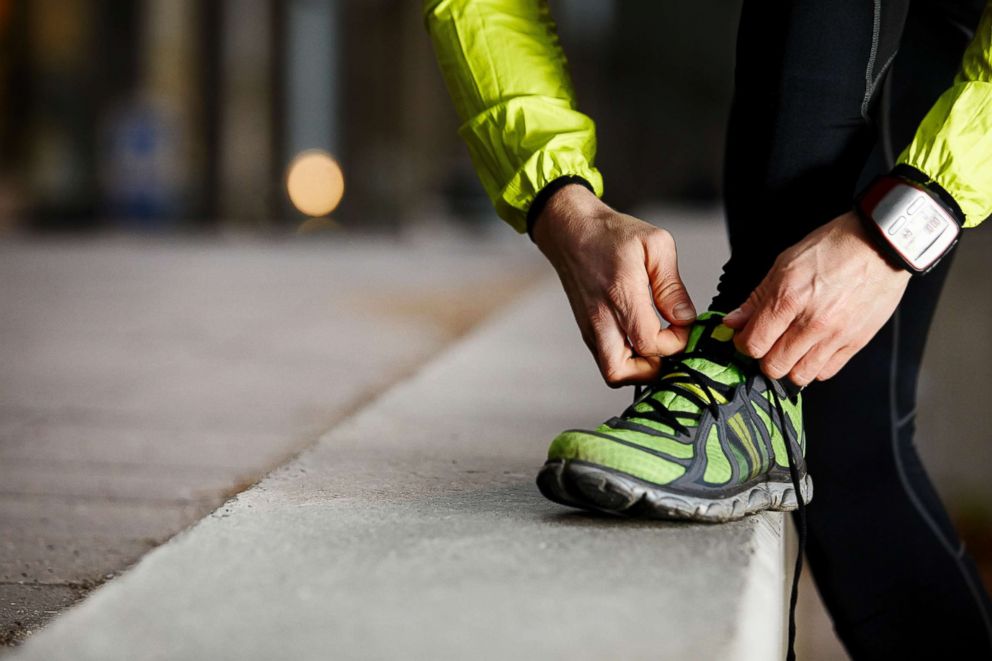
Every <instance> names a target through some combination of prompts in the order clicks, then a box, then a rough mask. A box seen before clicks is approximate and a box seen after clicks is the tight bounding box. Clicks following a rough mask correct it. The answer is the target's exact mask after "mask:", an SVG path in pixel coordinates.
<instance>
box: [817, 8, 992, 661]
mask: <svg viewBox="0 0 992 661" xmlns="http://www.w3.org/2000/svg"><path fill="white" fill-rule="evenodd" d="M964 9H967V8H964ZM972 10H973V13H971V14H968V12H967V11H962V7H961V6H960V5H954V4H946V3H938V2H919V1H918V2H916V3H914V5H913V7H912V10H911V11H910V14H909V17H908V20H907V23H906V32H905V39H904V42H903V47H902V50H901V52H900V54H899V56H898V57H897V59H896V61H895V64H894V65H893V70H892V72H891V74H892V77H891V79H890V81H889V85H890V88H889V89H888V90H886V92H887V95H888V96H889V98H888V99H887V101H888V102H887V103H885V104H883V108H881V110H885V111H888V109H889V108H891V109H893V110H894V111H896V112H898V113H899V114H898V115H895V116H891V117H883V118H881V124H882V126H883V127H891V129H892V130H891V132H887V133H886V135H884V136H883V141H882V143H883V145H882V148H881V149H879V150H877V152H876V158H875V159H874V160H875V162H876V163H877V164H878V165H879V166H881V164H882V163H883V162H884V160H885V159H883V158H881V156H880V154H882V153H884V152H885V151H889V153H890V154H891V153H893V152H896V151H898V149H900V148H901V146H902V145H903V144H905V143H907V142H908V141H909V139H910V138H911V136H912V132H913V130H914V129H915V126H916V124H917V123H918V122H919V119H920V118H921V117H922V115H923V113H925V112H926V111H927V110H928V109H929V107H930V105H931V104H932V103H933V101H934V99H935V98H936V96H937V95H938V94H939V93H940V92H941V91H942V90H943V89H945V88H946V87H947V85H949V84H950V80H951V78H952V77H953V75H954V72H955V71H956V70H957V67H958V65H959V63H960V57H961V50H962V49H963V48H964V45H965V44H966V42H967V34H966V31H963V30H962V29H961V25H962V24H963V25H965V26H967V25H974V23H975V21H976V20H977V15H978V12H979V11H980V10H981V6H980V5H979V6H978V7H974V8H972ZM949 269H950V260H945V262H944V263H942V264H941V265H940V267H939V268H938V270H936V271H934V272H933V273H931V274H929V275H928V276H927V277H925V278H917V279H915V280H913V281H912V283H911V284H910V286H909V289H908V290H907V292H906V296H905V297H904V299H903V301H902V303H901V304H900V306H899V309H898V310H897V312H896V314H895V315H894V316H893V318H892V320H890V321H889V323H888V324H887V325H886V326H885V327H884V328H883V329H882V330H881V332H880V333H879V334H878V335H877V336H876V337H875V338H874V340H873V341H872V342H871V343H870V344H869V345H868V347H866V348H865V349H864V350H862V351H861V352H860V353H859V354H858V355H857V356H855V358H854V359H853V360H852V361H851V363H850V364H849V365H848V366H847V367H845V369H844V370H843V371H842V372H841V373H840V374H838V375H837V377H835V378H834V379H832V380H831V381H829V382H827V383H820V384H815V385H814V386H811V387H810V388H809V389H808V390H807V397H806V420H807V432H808V434H809V463H810V464H811V465H812V466H813V471H814V472H815V474H816V478H817V486H818V489H817V497H816V502H815V503H814V504H813V506H812V507H811V508H810V510H809V546H808V551H809V561H810V566H811V568H812V570H813V574H814V577H815V579H816V582H817V586H818V589H819V590H820V592H821V594H822V596H823V598H824V601H825V602H826V604H827V606H828V608H829V609H830V612H831V614H832V616H833V618H834V623H835V625H836V627H837V630H838V633H839V634H840V637H841V639H842V640H843V641H844V644H845V645H846V646H847V648H848V650H849V651H850V652H851V654H852V655H853V656H854V657H855V658H862V657H863V658H880V657H884V658H890V657H897V656H904V657H907V658H925V657H928V656H932V657H934V658H988V657H990V656H992V623H990V612H992V608H990V604H989V600H988V596H987V594H986V593H985V591H984V589H983V587H982V585H981V582H980V580H979V578H978V575H977V572H976V571H975V567H974V564H973V562H972V561H971V559H970V558H969V557H968V555H967V554H966V553H965V551H964V549H963V548H962V546H961V542H960V541H959V540H958V538H957V535H956V534H955V532H954V529H953V526H952V525H951V522H950V520H949V518H948V516H947V513H946V512H945V510H944V508H943V506H942V504H941V502H940V499H939V497H938V496H937V494H936V492H935V491H934V489H933V486H932V485H931V484H930V481H929V479H928V478H927V475H926V472H925V470H924V468H923V465H922V464H921V462H920V459H919V456H918V455H917V453H916V450H915V447H914V445H913V432H914V420H915V415H914V412H915V408H916V383H917V376H918V372H919V369H920V363H921V360H922V357H923V350H924V345H925V342H926V335H927V331H928V329H929V326H930V322H931V320H932V318H933V314H934V310H935V309H936V305H937V300H938V298H939V296H940V291H941V288H942V286H943V283H944V279H945V278H946V276H947V273H948V271H949ZM866 403H867V404H868V405H866ZM839 412H843V415H844V423H843V424H842V425H838V423H837V416H838V413H839Z"/></svg>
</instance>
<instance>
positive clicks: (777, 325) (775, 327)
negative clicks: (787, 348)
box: [724, 282, 801, 376]
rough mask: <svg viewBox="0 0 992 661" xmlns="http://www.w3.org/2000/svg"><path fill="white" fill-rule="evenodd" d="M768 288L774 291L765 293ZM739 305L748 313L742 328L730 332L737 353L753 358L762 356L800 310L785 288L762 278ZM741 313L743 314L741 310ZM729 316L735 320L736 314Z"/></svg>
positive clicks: (736, 319) (736, 320)
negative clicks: (773, 284) (732, 335)
mask: <svg viewBox="0 0 992 661" xmlns="http://www.w3.org/2000/svg"><path fill="white" fill-rule="evenodd" d="M768 290H771V291H772V292H774V294H773V295H769V294H768V293H766V292H767V291H768ZM741 307H742V308H749V311H748V313H749V314H750V317H749V318H748V319H747V322H746V325H745V326H744V327H743V329H741V330H739V331H738V332H737V333H735V334H734V344H735V345H736V346H737V349H738V350H739V351H740V352H741V353H743V354H745V355H748V356H751V357H752V358H757V359H761V358H764V357H765V355H766V354H767V353H768V352H769V351H770V350H771V348H772V347H773V346H774V345H775V343H776V342H777V341H778V339H779V338H780V337H782V335H783V334H784V333H785V332H786V330H787V329H788V328H789V326H790V325H791V324H792V322H793V320H794V319H795V318H796V315H797V314H798V313H799V311H800V310H801V307H800V305H799V304H798V302H797V301H796V300H795V298H794V297H793V296H792V295H791V294H789V292H788V291H781V290H777V288H772V287H770V286H769V285H768V284H767V283H766V282H762V283H761V284H760V285H758V288H757V289H755V290H754V292H753V293H752V294H751V296H750V298H748V300H747V303H745V304H744V305H743V306H741ZM751 310H753V312H751ZM742 314H744V311H743V310H742ZM731 320H732V321H735V322H739V317H737V318H735V317H732V319H731ZM724 323H726V319H725V320H724ZM728 325H729V324H728ZM790 367H791V365H790ZM786 373H788V370H786ZM769 376H771V375H769Z"/></svg>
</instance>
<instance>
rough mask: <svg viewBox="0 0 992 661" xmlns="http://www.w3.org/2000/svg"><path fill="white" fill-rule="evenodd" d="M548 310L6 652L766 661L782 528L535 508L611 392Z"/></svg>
mask: <svg viewBox="0 0 992 661" xmlns="http://www.w3.org/2000/svg"><path fill="white" fill-rule="evenodd" d="M568 314H569V313H568V310H567V308H566V307H565V303H564V301H563V297H562V296H561V294H560V291H558V287H557V285H556V283H553V282H550V281H548V282H547V283H546V284H545V285H544V286H542V287H541V288H540V289H539V290H537V291H536V292H534V293H533V294H531V295H529V296H527V297H526V298H525V299H523V300H522V301H520V302H519V303H517V304H514V305H513V306H511V308H510V309H509V310H508V311H507V312H506V313H505V314H503V315H500V316H499V317H498V318H497V319H495V320H494V321H491V322H489V323H487V324H486V325H485V327H484V328H482V329H481V330H479V331H478V332H476V333H473V334H472V335H470V337H469V338H468V339H467V340H465V341H463V342H461V343H459V344H458V345H457V346H455V347H453V348H452V349H450V350H449V351H447V352H445V353H444V354H443V355H442V356H441V357H439V358H437V359H435V360H434V361H432V362H431V364H430V365H429V366H428V367H426V368H425V369H423V370H421V371H419V372H418V373H417V374H416V375H415V376H414V377H412V378H410V379H409V380H406V381H404V382H403V383H401V384H399V385H397V386H394V387H393V388H391V389H389V390H388V391H387V392H385V393H384V394H383V395H382V396H381V397H379V398H378V399H376V400H375V401H373V402H371V403H370V404H369V405H368V406H367V407H366V408H364V409H362V410H361V411H360V412H359V413H357V414H356V415H354V416H352V417H351V418H349V419H348V420H347V421H345V422H344V423H342V424H340V425H338V426H337V427H336V428H335V429H333V430H332V431H331V432H329V433H328V434H326V435H324V436H323V437H322V438H321V439H320V441H319V442H318V443H317V444H316V445H315V446H314V447H313V448H312V449H311V450H309V451H307V452H305V453H303V454H302V455H301V456H300V457H298V458H297V459H295V460H293V461H291V462H290V463H289V464H287V465H286V466H284V467H283V468H281V469H279V470H277V471H276V472H275V473H273V474H271V475H270V476H269V477H267V478H266V479H264V480H263V481H262V482H261V483H260V484H258V485H257V486H255V487H253V488H252V489H249V490H248V491H246V492H244V493H242V494H240V495H239V496H238V497H236V498H235V499H233V500H231V501H229V502H228V503H227V504H225V505H224V506H223V507H222V508H220V509H219V510H217V511H216V512H214V513H213V514H212V515H211V516H210V517H208V518H207V519H205V520H203V521H201V522H200V523H199V524H197V525H196V526H194V527H193V528H192V529H191V530H189V531H188V532H186V533H184V534H182V535H180V536H179V537H177V538H176V539H174V540H172V541H170V542H169V543H167V544H165V545H164V546H162V547H160V548H159V549H157V550H155V551H153V552H152V553H150V554H149V555H148V556H146V557H145V558H144V559H143V560H142V561H141V562H140V563H139V564H138V565H137V566H136V567H135V568H134V569H133V570H131V571H130V572H128V573H127V574H126V575H124V576H122V577H120V578H118V579H116V580H114V581H113V582H111V583H109V584H108V585H106V586H104V587H103V588H101V589H99V590H98V591H96V592H95V593H94V594H93V595H92V596H91V597H90V598H89V599H87V600H86V601H85V602H84V603H82V604H81V605H79V606H77V607H75V608H73V609H72V610H71V611H69V612H67V613H66V614H65V615H64V616H63V617H61V618H59V619H58V620H56V621H55V622H53V623H52V624H51V625H50V626H49V627H48V628H47V629H46V630H45V631H43V632H41V633H40V634H38V635H37V636H35V637H33V638H32V639H30V640H29V641H28V643H27V644H26V645H25V646H24V647H23V648H22V649H21V650H20V651H19V652H15V654H14V655H13V658H15V659H23V660H26V659H46V660H47V659H59V658H73V659H94V660H96V659H100V660H101V661H105V660H112V659H128V660H134V659H164V658H168V659H232V660H234V659H237V660H239V661H245V660H250V659H272V658H286V659H327V658H365V659H374V658H382V659H385V658H408V659H464V658H491V659H504V658H520V659H532V658H533V659H537V658H571V659H596V658H610V657H613V656H614V655H615V654H616V652H617V651H618V650H623V657H624V658H627V659H682V658H725V659H770V658H777V657H778V656H780V655H781V650H782V642H783V625H784V620H785V578H786V575H785V566H786V555H785V544H784V534H783V522H784V519H783V517H782V516H781V515H773V514H767V515H760V516H754V517H749V518H748V519H746V520H744V521H741V522H737V523H733V524H726V525H719V526H714V525H697V524H678V523H659V522H632V521H625V520H618V519H613V518H607V517H600V516H592V515H587V514H581V513H576V512H571V511H568V510H565V509H563V508H561V507H558V506H556V505H554V504H553V503H550V502H547V501H545V500H544V499H543V498H541V496H540V495H539V494H538V493H537V491H536V488H535V487H534V485H533V475H534V469H535V467H536V466H538V465H539V464H540V462H541V459H542V455H543V453H544V450H545V447H546V443H547V441H548V439H549V438H551V436H552V435H553V434H554V433H555V432H557V431H558V430H559V429H561V428H563V427H567V426H574V425H583V424H594V423H596V422H597V421H598V420H599V419H600V418H603V417H604V416H606V415H608V414H609V412H610V411H613V410H616V409H617V408H618V407H620V406H622V405H623V403H625V401H626V398H627V397H628V396H629V393H627V392H622V391H621V392H609V391H606V390H604V389H603V387H602V386H601V385H600V383H599V381H598V379H597V378H596V374H595V370H594V367H593V365H592V364H591V361H589V360H588V357H587V356H586V355H585V350H584V348H583V347H581V346H580V344H579V343H578V342H576V341H575V340H576V338H575V330H574V328H572V327H571V324H570V323H566V322H567V320H568Z"/></svg>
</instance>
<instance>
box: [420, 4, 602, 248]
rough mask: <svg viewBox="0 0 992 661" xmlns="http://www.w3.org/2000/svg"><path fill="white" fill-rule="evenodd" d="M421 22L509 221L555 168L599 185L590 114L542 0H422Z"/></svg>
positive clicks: (479, 166) (465, 134) (522, 220)
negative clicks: (583, 109)
mask: <svg viewBox="0 0 992 661" xmlns="http://www.w3.org/2000/svg"><path fill="white" fill-rule="evenodd" d="M424 9H425V17H426V22H427V29H428V32H429V33H430V35H431V40H432V42H433V44H434V50H435V53H436V55H437V59H438V63H439V65H440V68H441V72H442V74H443V76H444V79H445V82H446V84H447V87H448V91H449V93H450V94H451V97H452V99H453V100H454V103H455V108H456V110H457V112H458V115H459V117H460V119H461V121H462V125H461V128H460V129H459V133H460V135H461V136H462V138H463V139H464V140H465V142H466V144H467V146H468V149H469V153H470V155H471V157H472V161H473V164H474V165H475V169H476V172H477V173H478V175H479V179H480V180H481V181H482V184H483V187H484V188H485V190H486V193H487V194H488V195H489V197H490V199H491V200H492V202H493V205H494V206H495V207H496V211H497V213H498V214H499V215H500V217H502V218H503V219H504V220H506V221H507V222H508V223H510V225H512V226H513V227H514V228H515V229H517V231H520V232H523V231H525V229H526V217H527V211H528V209H529V208H530V205H531V204H532V203H533V201H534V198H535V197H536V196H537V195H538V193H539V192H540V191H541V190H542V189H543V188H544V187H545V186H547V185H548V184H549V183H551V182H552V181H554V180H556V179H558V178H560V177H563V176H576V177H581V178H582V179H584V180H585V181H587V182H589V184H591V185H592V187H593V189H594V192H595V193H596V194H597V195H600V194H602V187H603V182H602V177H601V176H600V174H599V172H598V171H597V170H596V169H595V167H594V165H593V162H594V159H595V153H596V133H595V125H594V123H593V121H592V120H591V119H590V118H589V117H587V116H586V115H584V114H582V113H581V112H579V111H578V109H577V105H576V101H575V93H574V90H573V88H572V84H571V79H570V77H569V75H568V70H567V66H566V61H565V56H564V54H563V52H562V50H561V46H560V44H559V43H558V37H557V34H556V32H555V27H554V23H553V22H552V20H551V15H550V13H549V11H548V7H547V3H546V2H545V1H544V0H428V1H427V2H425V4H424Z"/></svg>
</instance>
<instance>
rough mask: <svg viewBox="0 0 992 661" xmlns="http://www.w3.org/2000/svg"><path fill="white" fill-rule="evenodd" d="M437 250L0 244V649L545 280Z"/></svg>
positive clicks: (502, 245) (477, 247) (529, 255)
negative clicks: (533, 282)
mask: <svg viewBox="0 0 992 661" xmlns="http://www.w3.org/2000/svg"><path fill="white" fill-rule="evenodd" d="M442 238H443V240H441V241H434V240H420V241H416V240H391V241H384V240H373V239H351V238H349V237H346V236H336V237H334V240H333V241H332V242H323V241H307V242H303V241H283V242H259V241H253V242H252V241H247V242H246V241H227V240H221V239H196V240H193V239H188V240H184V241H164V240H154V239H137V238H135V239H122V238H116V239H115V238H109V239H108V238H99V239H92V240H88V241H82V242H73V243H67V242H63V241H34V242H21V241H15V242H4V243H0V282H2V283H3V286H2V290H0V365H2V366H3V368H2V374H3V376H2V379H0V651H2V650H3V647H2V643H3V642H10V641H15V640H17V639H20V638H23V637H25V636H26V635H28V634H29V632H31V631H33V630H36V629H38V628H39V627H40V626H41V625H42V624H44V622H45V621H47V620H48V619H49V618H50V617H52V616H53V615H54V614H55V613H57V612H58V611H60V610H61V609H62V608H64V607H65V606H67V605H69V604H71V603H73V602H74V601H76V600H77V599H78V598H79V597H81V596H83V595H84V594H86V593H87V592H88V591H89V590H90V589H92V588H93V587H94V586H96V585H98V584H100V583H101V582H103V581H104V580H106V579H108V578H111V577H112V576H114V575H115V574H117V573H119V572H120V571H122V570H124V569H126V568H127V567H128V566H129V565H131V564H132V563H133V562H135V561H136V560H137V559H138V558H140V557H141V556H142V555H143V554H145V553H146V552H148V551H149V550H151V549H152V548H154V547H155V546H157V545H158V544H160V543H162V542H163V541H165V540H167V539H169V538H170V537H172V536H173V535H174V534H176V533H177V532H179V531H180V530H182V529H183V528H185V527H187V526H189V525H191V524H193V523H194V522H196V521H198V520H199V519H201V518H202V517H203V516H205V515H207V514H208V513H209V512H211V511H212V510H214V509H215V508H216V507H217V506H218V505H220V504H221V503H223V502H224V501H225V500H226V499H227V498H228V497H230V496H232V495H234V494H236V493H238V492H240V491H242V490H243V489H244V488H246V487H247V486H249V485H251V484H252V483H253V482H255V481H256V480H258V479H259V478H260V477H261V476H262V475H264V474H265V473H267V472H268V471H270V470H272V469H273V468H275V467H276V466H278V465H280V464H282V463H284V462H285V461H287V460H288V459H289V458H290V457H292V456H293V455H294V454H295V453H297V452H299V451H300V450H301V449H303V448H305V447H307V446H309V445H310V444H312V443H313V442H314V441H315V440H316V439H317V437H318V436H319V435H320V433H322V432H323V431H325V430H327V429H328V428H330V427H331V426H333V424H334V423H335V422H337V421H339V420H341V419H342V418H343V417H345V416H347V415H348V414H349V413H350V412H352V411H354V410H355V409H356V408H357V407H361V406H363V405H364V404H365V403H366V402H367V401H368V399H369V398H370V397H372V396H374V395H375V394H376V393H378V392H380V391H381V390H383V389H384V388H387V387H388V386H389V385H390V384H391V383H393V382H395V381H396V380H397V379H400V378H402V377H404V376H405V375H407V374H409V373H410V372H411V371H412V370H414V369H416V367H417V366H419V365H420V364H422V363H423V362H424V361H425V360H427V359H429V358H430V356H432V355H434V354H436V353H437V352H438V351H440V350H441V349H443V348H444V347H446V346H448V345H449V344H450V343H451V341H452V340H453V339H455V338H456V337H458V336H459V335H461V334H462V333H463V332H464V331H465V330H466V329H468V328H471V327H472V326H473V325H474V324H476V323H478V321H479V320H480V319H482V318H484V317H486V316H487V315H489V314H491V313H492V312H493V311H494V310H498V309H499V308H500V307H501V306H502V305H504V304H505V303H506V302H507V301H508V300H511V299H513V298H514V297H516V296H518V295H520V293H521V292H523V291H526V289H527V287H528V286H529V285H528V282H529V281H530V280H533V279H534V278H535V277H536V275H537V274H540V273H546V267H544V266H543V265H542V264H541V262H540V261H539V260H540V257H539V255H537V254H536V251H533V250H527V249H526V247H527V246H525V245H524V246H521V245H520V243H519V241H515V240H514V239H516V237H512V236H507V237H506V238H507V240H506V241H495V242H493V241H488V242H484V241H468V240H465V239H457V238H451V237H447V238H444V237H442ZM521 248H523V249H521ZM479 292H485V293H486V296H485V298H482V297H480V296H479Z"/></svg>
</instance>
